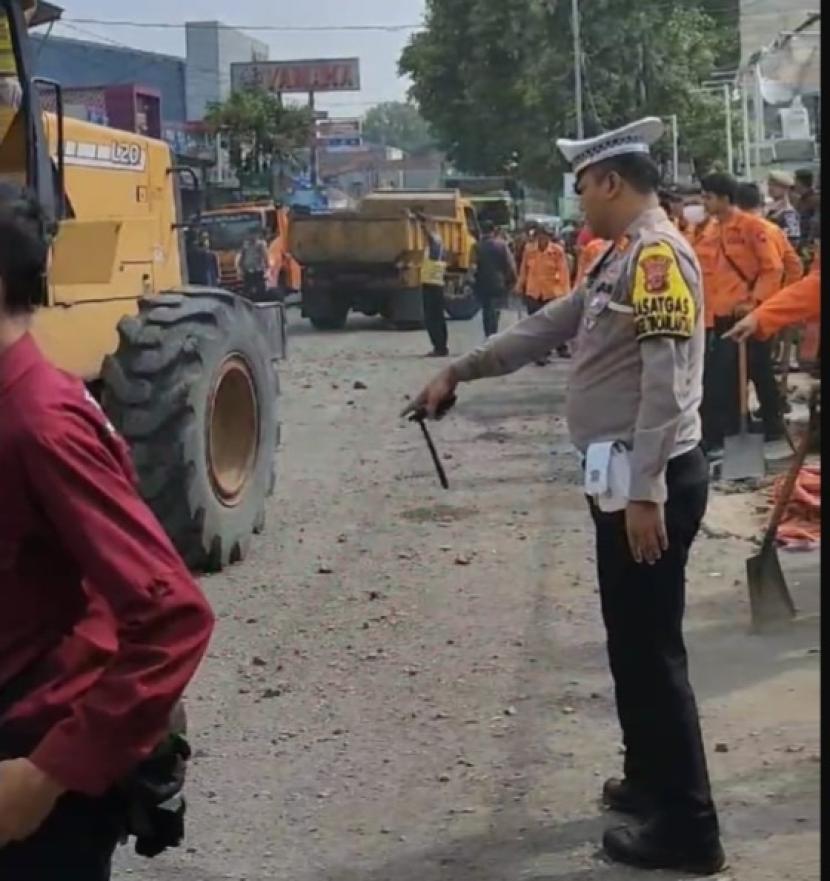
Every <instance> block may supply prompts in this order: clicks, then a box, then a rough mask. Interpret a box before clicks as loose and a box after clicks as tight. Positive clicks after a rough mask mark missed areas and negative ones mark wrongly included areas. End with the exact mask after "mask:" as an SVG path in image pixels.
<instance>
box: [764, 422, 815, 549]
mask: <svg viewBox="0 0 830 881" xmlns="http://www.w3.org/2000/svg"><path fill="white" fill-rule="evenodd" d="M814 424H815V416H814V413H813V412H812V408H811V412H810V421H809V423H808V424H807V430H806V431H805V432H804V434H803V435H802V437H801V440H800V441H799V442H798V446H797V447H796V449H795V455H794V456H793V461H792V463H791V464H790V469H789V471H787V476H786V478H785V479H784V485H783V486H782V487H781V492H780V493H779V495H778V501H777V502H776V503H775V507H774V508H773V509H772V515H771V516H770V518H769V525H768V526H767V531H766V532H765V533H764V543H763V546H764V547H768V546H770V545H772V544H773V543H774V542H775V535H776V533H777V532H778V527H779V526H780V525H781V518H782V517H783V516H784V510H785V509H786V507H787V505H788V504H789V503H790V499H791V498H792V494H793V490H794V489H795V482H796V480H797V479H798V472H799V471H800V470H801V468H802V466H803V465H804V460H805V459H806V458H807V450H808V449H809V448H810V441H811V440H812V439H813V427H814Z"/></svg>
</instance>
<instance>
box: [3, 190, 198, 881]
mask: <svg viewBox="0 0 830 881" xmlns="http://www.w3.org/2000/svg"><path fill="white" fill-rule="evenodd" d="M49 251H50V245H49V235H48V224H46V223H45V220H44V217H43V215H42V212H41V210H40V207H39V206H38V204H37V203H36V202H35V201H34V200H33V199H32V198H31V197H28V196H27V195H26V194H25V193H22V192H20V191H15V192H13V193H12V192H10V191H9V189H8V188H5V189H4V190H3V191H2V192H0V879H3V881H6V879H7V881H105V879H108V878H109V877H110V862H111V858H112V854H113V851H114V849H115V845H116V843H117V840H118V838H119V836H120V835H121V833H122V832H123V831H124V826H123V825H122V823H121V821H120V818H119V816H118V812H117V811H116V810H115V809H114V801H113V797H112V793H113V791H114V787H115V785H116V784H118V783H119V782H120V781H122V780H123V779H125V777H127V776H128V775H129V774H130V773H131V772H132V771H133V770H134V769H135V768H136V767H137V766H139V764H140V763H141V762H142V761H143V760H145V759H146V758H147V757H148V756H150V755H151V754H152V753H153V752H154V750H155V749H156V747H157V746H158V745H159V744H160V743H162V742H163V741H164V740H165V738H166V737H167V735H168V730H169V728H168V726H169V720H170V714H171V711H172V710H173V708H174V706H175V705H176V703H177V701H178V699H179V698H180V696H181V695H182V692H183V691H184V689H185V686H186V685H187V684H188V682H189V681H190V679H191V677H192V676H193V675H194V673H195V671H196V668H197V666H198V664H199V662H200V660H201V658H202V656H203V654H204V652H205V649H206V647H207V644H208V640H209V638H210V634H211V631H212V628H213V615H212V613H211V610H210V607H209V606H208V604H207V601H206V600H205V598H204V596H203V595H202V593H201V591H200V589H199V587H198V586H197V585H196V583H195V582H194V580H193V578H192V577H191V576H190V574H189V573H188V571H187V569H186V567H185V565H184V563H183V562H182V560H181V559H180V557H179V555H178V554H177V552H176V551H175V550H174V548H173V546H172V545H171V543H170V541H169V539H168V538H167V536H166V535H165V533H164V532H163V530H162V528H161V527H160V525H159V524H158V522H157V521H156V519H155V517H154V516H153V514H152V513H151V512H150V511H149V509H148V508H147V507H146V506H145V504H144V503H143V502H142V501H141V499H140V498H139V496H138V494H137V491H136V482H135V475H134V472H133V468H132V465H131V462H130V457H129V452H128V450H127V447H126V444H125V443H124V442H123V440H122V439H121V438H120V437H119V436H118V435H117V434H116V433H115V431H114V430H113V428H112V426H111V425H110V424H109V422H108V421H107V419H106V417H105V415H104V414H103V412H102V411H101V409H100V408H99V407H98V405H97V403H96V402H95V401H94V400H93V398H92V397H91V396H90V394H89V393H88V392H87V391H86V389H85V387H84V386H83V384H82V383H81V382H79V381H78V380H76V379H74V378H72V377H70V376H67V375H66V374H64V373H62V372H60V371H59V370H57V369H56V368H55V367H53V366H52V365H51V364H50V363H49V362H48V361H47V360H45V358H44V357H43V355H42V354H41V353H40V351H39V350H38V347H37V345H36V343H35V341H34V339H33V338H32V336H31V335H30V333H29V327H30V323H31V319H32V313H33V311H34V308H35V303H36V302H38V300H39V299H40V296H41V292H42V290H43V285H44V277H45V272H46V267H47V261H48V259H49ZM21 683H24V685H25V687H24V688H22V689H21V687H20V686H21ZM10 698H11V699H10Z"/></svg>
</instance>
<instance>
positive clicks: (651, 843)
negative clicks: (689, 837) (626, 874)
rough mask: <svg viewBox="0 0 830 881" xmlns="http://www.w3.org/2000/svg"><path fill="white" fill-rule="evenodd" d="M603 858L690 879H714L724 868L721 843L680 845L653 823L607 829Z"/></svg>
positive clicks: (724, 862) (724, 860)
mask: <svg viewBox="0 0 830 881" xmlns="http://www.w3.org/2000/svg"><path fill="white" fill-rule="evenodd" d="M602 846H603V848H604V849H605V852H606V854H608V856H609V857H610V858H611V859H612V860H614V861H615V862H617V863H624V864H625V865H627V866H636V867H637V868H640V869H674V870H676V871H679V872H684V873H690V874H693V875H716V874H718V872H722V871H723V870H724V869H725V868H726V854H725V853H724V852H723V847H722V846H721V843H720V840H719V839H718V838H713V839H711V840H708V841H704V842H695V843H693V842H690V841H682V842H681V841H679V840H678V839H677V838H676V837H675V836H669V835H668V834H666V832H665V831H661V827H660V826H659V824H658V823H656V822H651V823H647V824H645V825H643V826H638V827H634V828H630V827H628V826H620V827H618V828H616V829H608V830H607V831H606V832H605V835H604V836H603V838H602Z"/></svg>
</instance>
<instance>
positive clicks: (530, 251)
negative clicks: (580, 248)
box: [518, 242, 571, 303]
mask: <svg viewBox="0 0 830 881" xmlns="http://www.w3.org/2000/svg"><path fill="white" fill-rule="evenodd" d="M518 288H519V293H521V294H524V295H525V296H527V297H530V298H531V299H533V300H541V301H542V302H543V303H547V302H548V300H555V299H556V298H557V297H564V296H565V295H566V294H569V293H570V292H571V272H570V268H569V267H568V258H567V257H566V256H565V249H564V248H563V247H562V246H561V245H557V244H556V242H549V243H548V246H547V247H546V248H545V250H544V251H542V250H541V249H540V248H539V245H538V244H537V243H535V242H531V243H530V244H528V245H527V247H526V248H525V249H524V253H523V254H522V265H521V268H520V270H519V281H518Z"/></svg>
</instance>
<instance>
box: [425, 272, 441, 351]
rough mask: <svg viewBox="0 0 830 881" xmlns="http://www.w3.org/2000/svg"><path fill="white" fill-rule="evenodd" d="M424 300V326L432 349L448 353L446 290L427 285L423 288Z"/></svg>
mask: <svg viewBox="0 0 830 881" xmlns="http://www.w3.org/2000/svg"><path fill="white" fill-rule="evenodd" d="M422 291H423V298H424V325H425V326H426V329H427V333H428V334H429V340H430V342H431V343H432V348H433V349H434V350H435V351H436V352H440V353H441V354H446V352H447V319H446V316H445V314H444V289H443V288H441V287H438V285H431V284H425V285H424V286H423V288H422Z"/></svg>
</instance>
